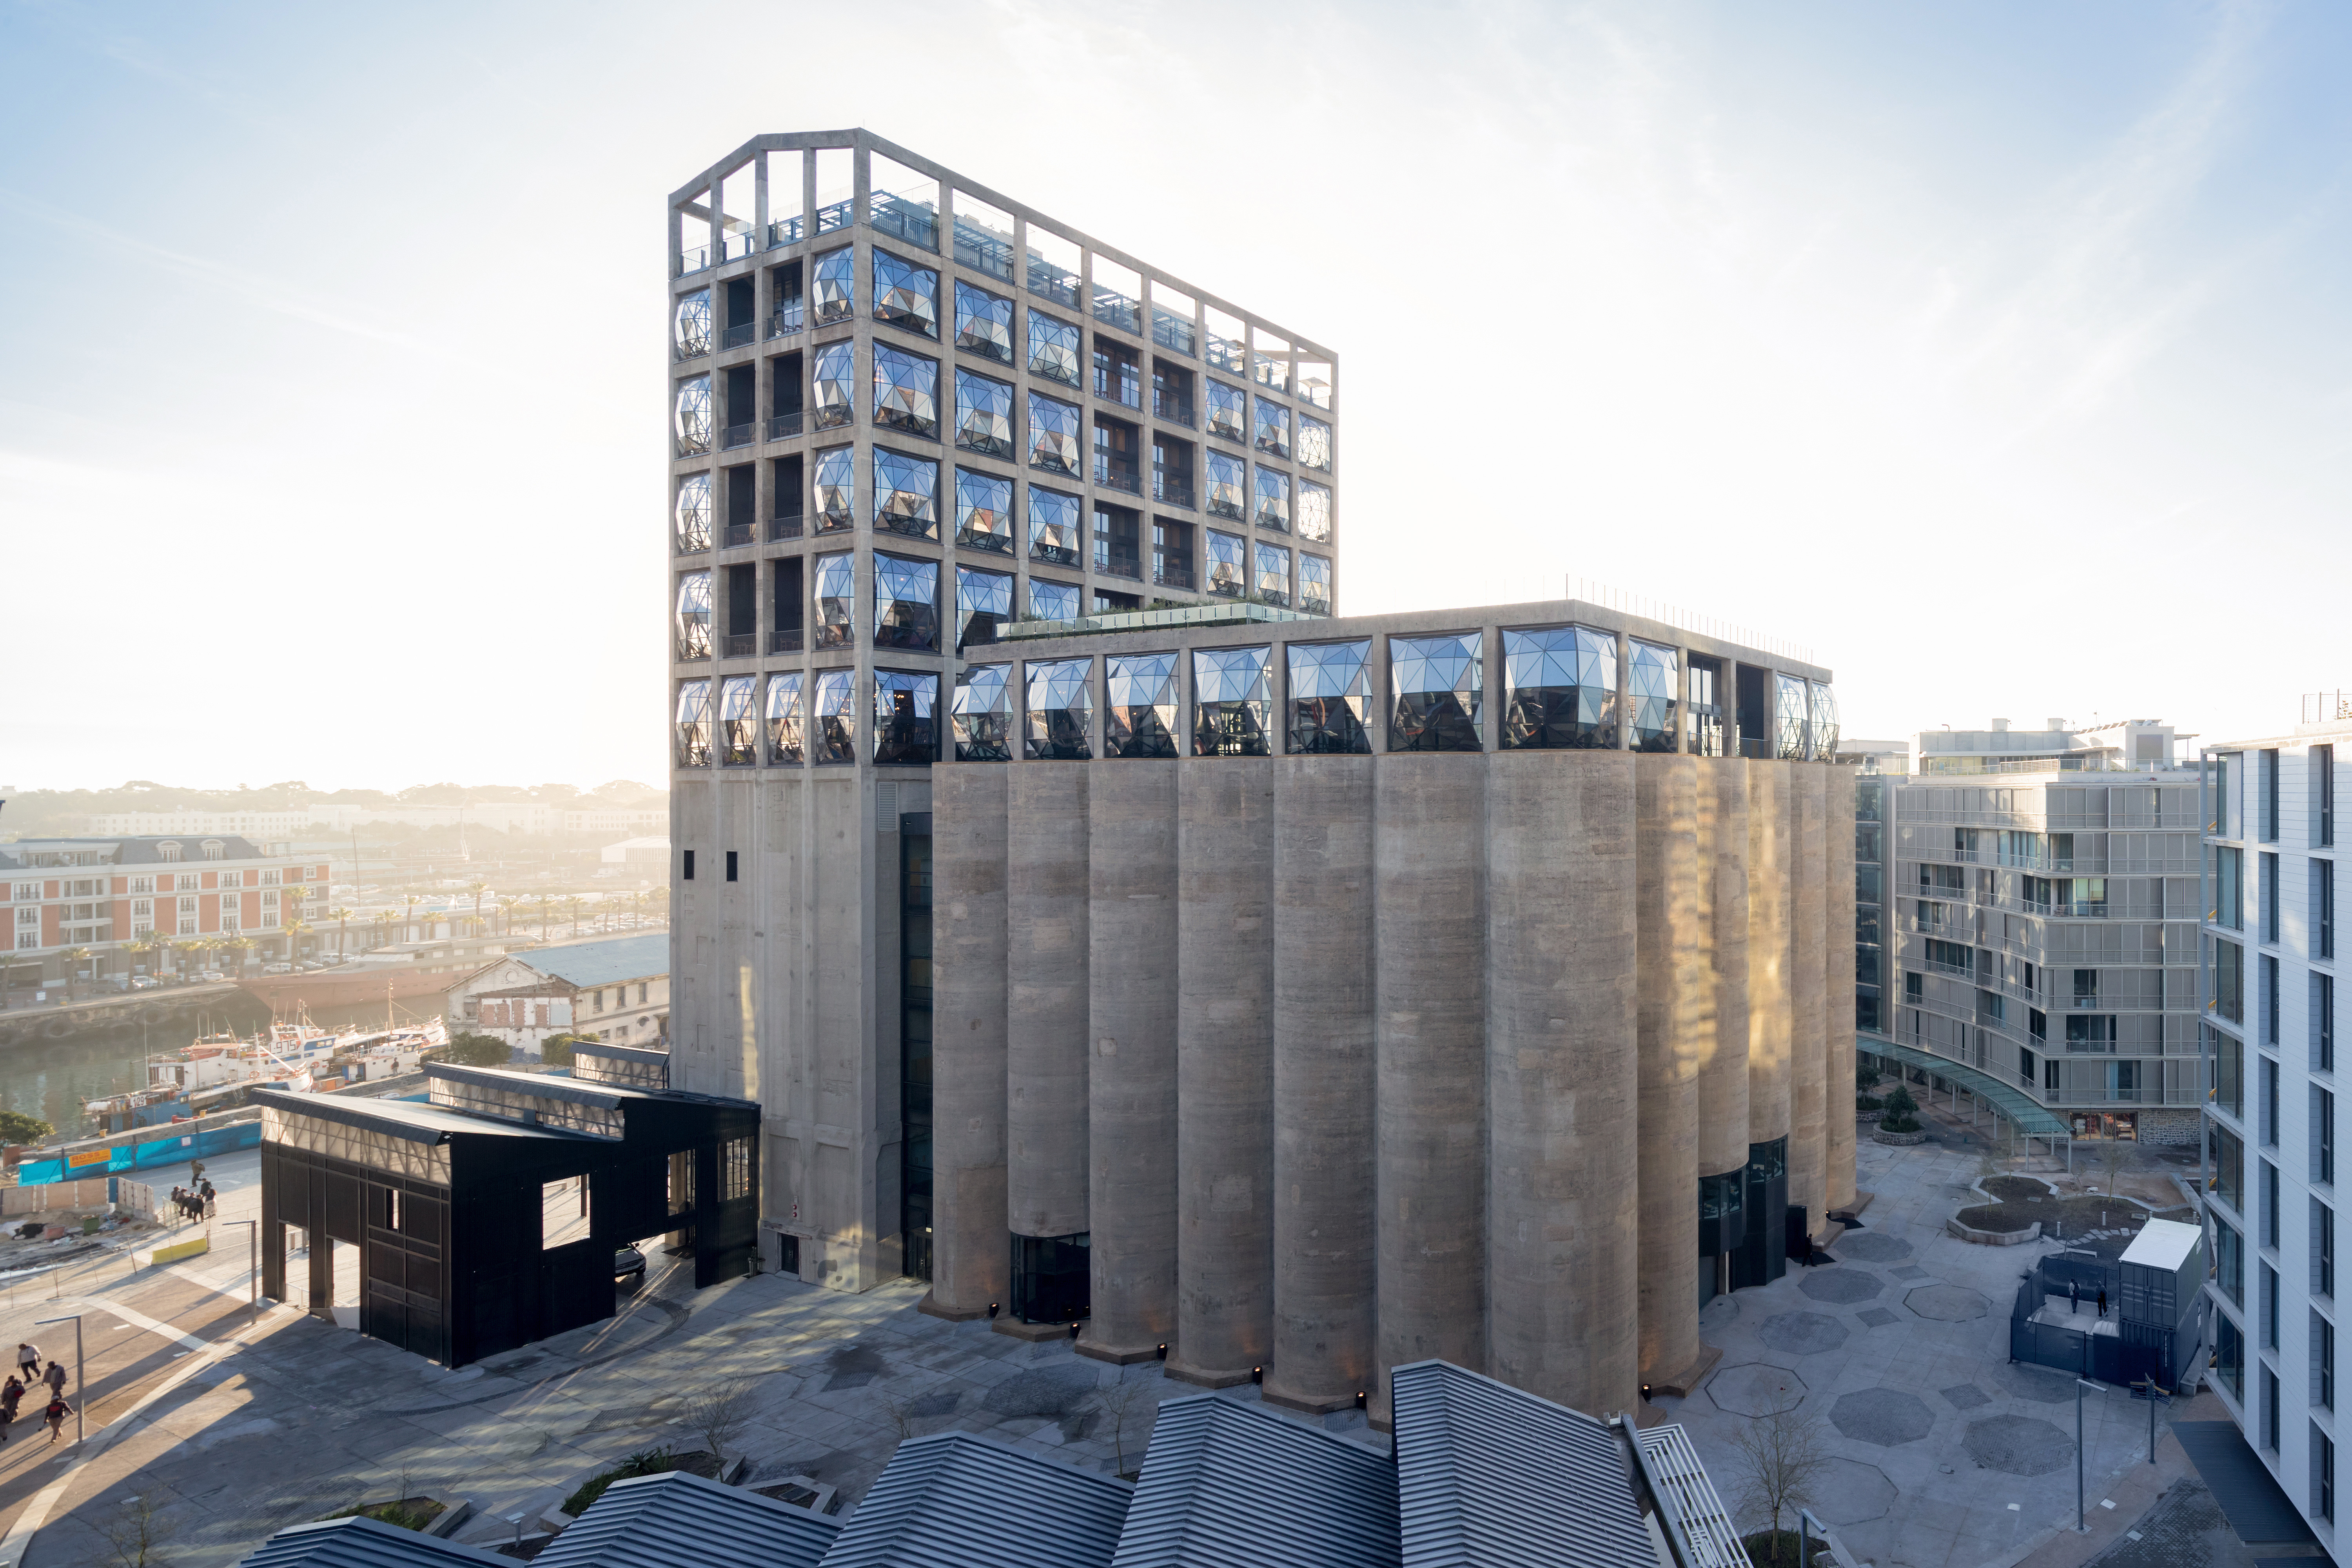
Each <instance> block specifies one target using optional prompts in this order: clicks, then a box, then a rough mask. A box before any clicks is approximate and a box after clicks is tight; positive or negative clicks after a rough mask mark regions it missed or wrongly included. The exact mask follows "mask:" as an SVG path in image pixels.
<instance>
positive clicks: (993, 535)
mask: <svg viewBox="0 0 2352 1568" xmlns="http://www.w3.org/2000/svg"><path fill="white" fill-rule="evenodd" d="M955 477H956V542H957V543H958V544H961V545H962V546H964V547H965V548H967V549H971V550H992V551H994V552H996V553H998V554H1000V555H1010V554H1012V553H1013V481H1012V480H1011V479H999V478H997V477H996V476H995V475H994V474H983V473H980V472H978V471H977V470H975V469H971V468H958V469H957V470H956V476H955Z"/></svg>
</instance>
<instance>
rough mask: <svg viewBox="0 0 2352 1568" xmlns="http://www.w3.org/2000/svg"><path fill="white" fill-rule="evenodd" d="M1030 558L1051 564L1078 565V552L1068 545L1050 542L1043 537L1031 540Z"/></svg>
mask: <svg viewBox="0 0 2352 1568" xmlns="http://www.w3.org/2000/svg"><path fill="white" fill-rule="evenodd" d="M1029 559H1030V560H1032V561H1043V562H1045V563H1046V564H1048V565H1051V566H1076V564H1077V563H1078V552H1076V551H1075V550H1072V549H1070V548H1068V547H1067V546H1066V545H1060V544H1048V543H1046V542H1045V541H1044V540H1042V539H1033V540H1031V541H1030V542H1029Z"/></svg>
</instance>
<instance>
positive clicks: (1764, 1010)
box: [1748, 762, 1794, 1143]
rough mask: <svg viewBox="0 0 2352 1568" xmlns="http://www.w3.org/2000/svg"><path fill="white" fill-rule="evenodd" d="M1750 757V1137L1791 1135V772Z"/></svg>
mask: <svg viewBox="0 0 2352 1568" xmlns="http://www.w3.org/2000/svg"><path fill="white" fill-rule="evenodd" d="M1789 770H1790V763H1776V762H1751V763H1748V1142H1750V1143H1769V1142H1771V1141H1772V1140H1773V1139H1775V1138H1784V1137H1787V1136H1788V1133H1789V1124H1790V1122H1789V1119H1790V1096H1789V1035H1790V1028H1791V1026H1792V1025H1793V1023H1794V1015H1793V1013H1792V1012H1791V1007H1790V995H1789V985H1790V973H1789V919H1790V895H1791V893H1792V892H1793V891H1794V889H1793V888H1792V887H1791V878H1790V866H1789V856H1790V831H1789V795H1790V789H1789Z"/></svg>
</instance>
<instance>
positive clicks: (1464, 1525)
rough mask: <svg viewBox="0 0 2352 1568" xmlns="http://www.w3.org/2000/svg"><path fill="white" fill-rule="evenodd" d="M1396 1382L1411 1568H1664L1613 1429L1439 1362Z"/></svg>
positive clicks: (1405, 1371)
mask: <svg viewBox="0 0 2352 1568" xmlns="http://www.w3.org/2000/svg"><path fill="white" fill-rule="evenodd" d="M1389 1381H1390V1388H1391V1398H1392V1400H1393V1402H1394V1405H1395V1415H1396V1454H1397V1494H1398V1500H1399V1503H1400V1508H1399V1512H1400V1514H1401V1516H1402V1517H1401V1521H1400V1523H1401V1528H1402V1535H1403V1541H1404V1568H1450V1565H1454V1564H1462V1565H1467V1564H1471V1563H1475V1564H1477V1565H1478V1568H1507V1565H1509V1564H1520V1563H1524V1564H1528V1565H1530V1568H1534V1565H1537V1564H1547V1565H1548V1564H1558V1563H1576V1564H1578V1565H1579V1568H1656V1564H1657V1554H1656V1553H1655V1552H1654V1551H1653V1550H1652V1549H1651V1546H1650V1536H1649V1531H1647V1530H1646V1529H1645V1528H1644V1527H1643V1523H1642V1510H1641V1508H1640V1506H1639V1505H1638V1504H1637V1503H1636V1502H1635V1501H1634V1498H1633V1483H1632V1480H1631V1479H1630V1477H1629V1475H1628V1473H1627V1468H1626V1467H1627V1465H1628V1464H1629V1463H1630V1459H1629V1457H1628V1456H1627V1454H1626V1452H1625V1449H1624V1447H1623V1446H1622V1444H1621V1443H1620V1442H1619V1441H1618V1438H1617V1435H1616V1434H1615V1433H1614V1432H1612V1431H1611V1430H1610V1428H1609V1427H1607V1426H1604V1425H1602V1424H1601V1422H1599V1421H1596V1420H1594V1419H1593V1418H1592V1417H1591V1416H1590V1415H1584V1414H1583V1413H1582V1412H1580V1411H1575V1410H1570V1408H1568V1406H1566V1405H1555V1404H1553V1403H1552V1402H1551V1401H1550V1400H1549V1399H1538V1398H1537V1397H1536V1396H1535V1395H1534V1394H1528V1393H1525V1392H1523V1391H1521V1390H1519V1389H1516V1388H1513V1387H1511V1386H1510V1385H1509V1384H1502V1383H1497V1382H1496V1381H1495V1380H1494V1379H1493V1378H1491V1377H1481V1376H1480V1375H1479V1374H1478V1373H1475V1372H1465V1371H1464V1370H1463V1369H1462V1368H1460V1367H1458V1366H1454V1365H1450V1364H1449V1363H1445V1362H1442V1361H1423V1362H1414V1363H1412V1364H1411V1365H1409V1366H1401V1367H1398V1368H1396V1369H1395V1370H1394V1371H1392V1372H1391V1373H1390V1374H1389Z"/></svg>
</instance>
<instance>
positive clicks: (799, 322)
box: [768, 300, 808, 338]
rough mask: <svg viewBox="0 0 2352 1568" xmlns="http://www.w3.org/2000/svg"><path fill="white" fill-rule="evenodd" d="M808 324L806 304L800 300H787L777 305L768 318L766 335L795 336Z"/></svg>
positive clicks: (774, 336)
mask: <svg viewBox="0 0 2352 1568" xmlns="http://www.w3.org/2000/svg"><path fill="white" fill-rule="evenodd" d="M807 325H808V305H807V303H806V302H805V301H803V300H786V301H785V302H784V303H783V304H782V305H779V306H778V307H777V308H776V310H775V312H774V313H773V314H772V315H771V316H769V318H768V335H769V336H770V337H772V338H790V337H797V336H799V334H800V331H801V329H802V328H803V327H805V326H807Z"/></svg>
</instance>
